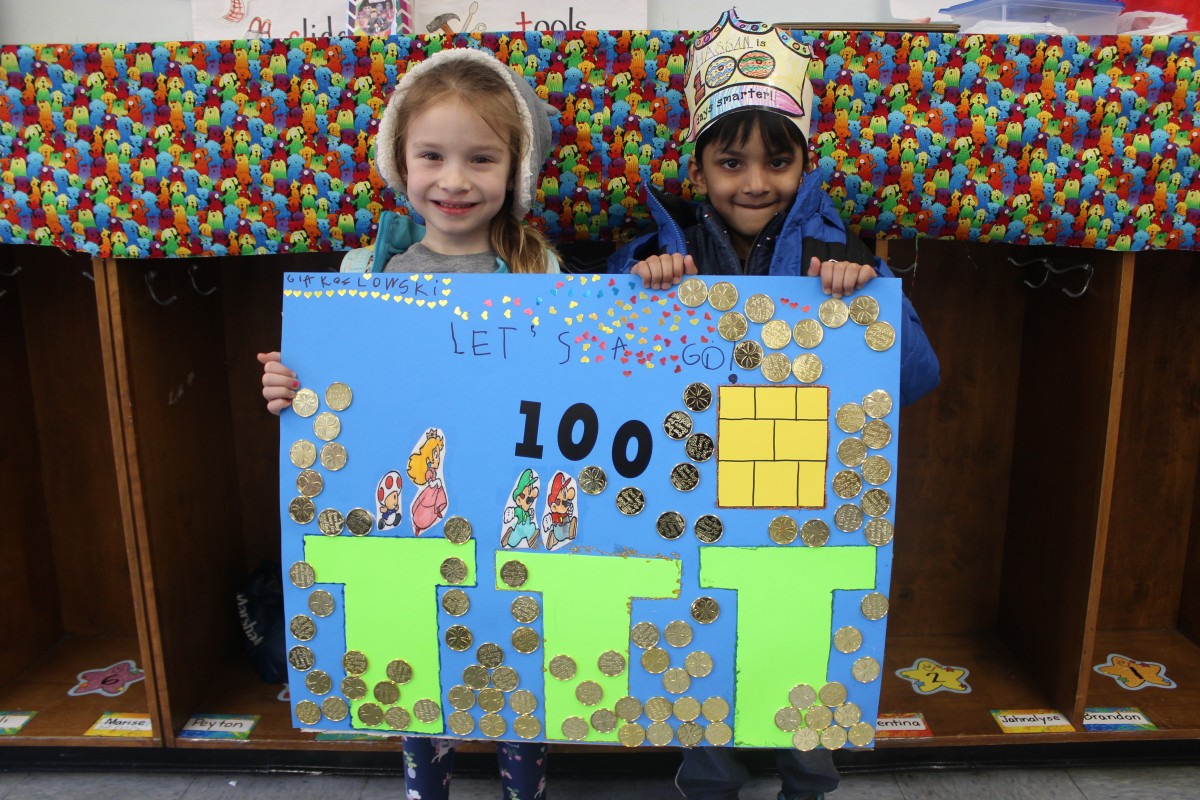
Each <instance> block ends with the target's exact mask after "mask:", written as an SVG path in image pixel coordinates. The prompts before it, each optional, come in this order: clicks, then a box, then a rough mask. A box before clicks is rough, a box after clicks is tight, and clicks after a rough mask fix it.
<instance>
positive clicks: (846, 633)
mask: <svg viewBox="0 0 1200 800" xmlns="http://www.w3.org/2000/svg"><path fill="white" fill-rule="evenodd" d="M862 643H863V636H862V631H860V630H859V629H858V628H855V627H854V626H852V625H844V626H842V627H841V628H838V629H837V630H836V631H834V634H833V646H834V647H836V648H837V650H838V652H839V653H853V652H854V651H855V650H857V649H858V648H860V647H862Z"/></svg>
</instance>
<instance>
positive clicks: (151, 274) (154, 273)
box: [146, 269, 179, 306]
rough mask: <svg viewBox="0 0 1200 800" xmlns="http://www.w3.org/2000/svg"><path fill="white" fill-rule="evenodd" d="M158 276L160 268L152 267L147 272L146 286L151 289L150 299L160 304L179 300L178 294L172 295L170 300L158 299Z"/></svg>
mask: <svg viewBox="0 0 1200 800" xmlns="http://www.w3.org/2000/svg"><path fill="white" fill-rule="evenodd" d="M156 277H158V270H155V269H152V270H148V271H147V272H146V288H147V289H149V290H150V299H151V300H153V301H154V302H155V303H157V304H158V305H160V306H169V305H171V303H174V302H175V301H176V300H178V299H179V296H178V295H171V297H170V299H169V300H159V299H158V295H157V294H155V293H154V279H155V278H156Z"/></svg>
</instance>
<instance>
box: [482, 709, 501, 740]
mask: <svg viewBox="0 0 1200 800" xmlns="http://www.w3.org/2000/svg"><path fill="white" fill-rule="evenodd" d="M479 730H481V731H483V735H484V736H487V737H488V738H490V739H495V738H496V737H498V736H503V735H504V733H505V731H507V730H508V723H506V722H505V721H504V717H502V716H500V715H499V714H484V715H483V716H482V717H481V718H480V719H479Z"/></svg>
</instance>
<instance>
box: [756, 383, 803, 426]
mask: <svg viewBox="0 0 1200 800" xmlns="http://www.w3.org/2000/svg"><path fill="white" fill-rule="evenodd" d="M796 388H797V387H795V386H755V387H754V403H755V409H754V410H755V412H756V414H755V416H757V417H758V418H759V419H795V418H796Z"/></svg>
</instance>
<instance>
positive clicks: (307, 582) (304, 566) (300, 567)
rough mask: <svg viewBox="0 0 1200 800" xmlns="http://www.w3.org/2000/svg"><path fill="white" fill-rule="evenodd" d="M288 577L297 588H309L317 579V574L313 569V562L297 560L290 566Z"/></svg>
mask: <svg viewBox="0 0 1200 800" xmlns="http://www.w3.org/2000/svg"><path fill="white" fill-rule="evenodd" d="M288 578H290V579H291V581H292V585H293V586H295V587H296V588H297V589H307V588H308V587H310V586H312V585H313V584H314V583H316V581H317V575H316V573H315V572H314V571H313V568H312V564H309V563H308V562H307V561H297V562H296V563H295V564H292V566H291V567H289V568H288Z"/></svg>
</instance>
